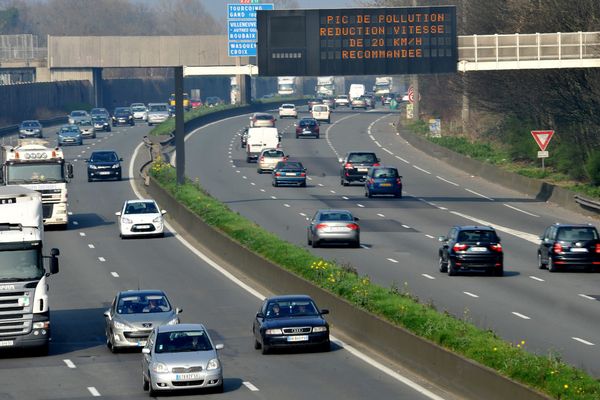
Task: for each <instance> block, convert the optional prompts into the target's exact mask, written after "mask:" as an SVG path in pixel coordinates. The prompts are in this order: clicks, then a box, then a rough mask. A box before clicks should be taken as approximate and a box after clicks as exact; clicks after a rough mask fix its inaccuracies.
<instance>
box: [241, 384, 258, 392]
mask: <svg viewBox="0 0 600 400" xmlns="http://www.w3.org/2000/svg"><path fill="white" fill-rule="evenodd" d="M242 383H243V384H244V386H246V387H247V388H248V389H250V391H251V392H258V388H257V387H256V386H254V385H253V384H252V383H250V382H242Z"/></svg>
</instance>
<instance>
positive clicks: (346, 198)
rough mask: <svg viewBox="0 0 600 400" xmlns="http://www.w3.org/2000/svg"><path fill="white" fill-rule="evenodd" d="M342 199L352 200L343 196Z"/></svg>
mask: <svg viewBox="0 0 600 400" xmlns="http://www.w3.org/2000/svg"><path fill="white" fill-rule="evenodd" d="M342 199H344V200H350V198H349V197H346V196H342Z"/></svg>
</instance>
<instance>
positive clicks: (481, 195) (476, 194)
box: [465, 189, 494, 201]
mask: <svg viewBox="0 0 600 400" xmlns="http://www.w3.org/2000/svg"><path fill="white" fill-rule="evenodd" d="M465 190H466V191H467V192H469V193H473V194H474V195H475V196H479V197H483V198H484V199H488V200H490V201H494V199H492V198H491V197H487V196H486V195H484V194H481V193H477V192H476V191H474V190H471V189H465Z"/></svg>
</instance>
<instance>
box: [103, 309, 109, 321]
mask: <svg viewBox="0 0 600 400" xmlns="http://www.w3.org/2000/svg"><path fill="white" fill-rule="evenodd" d="M104 316H105V317H106V318H108V319H110V310H106V311H104Z"/></svg>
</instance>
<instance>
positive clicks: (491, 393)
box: [147, 179, 549, 400]
mask: <svg viewBox="0 0 600 400" xmlns="http://www.w3.org/2000/svg"><path fill="white" fill-rule="evenodd" d="M147 191H148V193H149V195H150V196H151V197H152V198H154V199H155V200H156V201H157V202H158V204H160V205H161V208H165V209H167V210H169V214H168V215H169V218H172V219H173V220H175V221H176V222H177V223H178V224H179V225H180V226H181V227H182V228H183V229H184V230H185V231H186V232H187V234H189V235H190V236H192V237H194V238H195V239H196V240H198V241H199V242H201V243H202V244H203V246H205V247H206V248H208V249H210V251H211V252H213V253H214V254H216V255H217V256H218V257H219V258H220V259H221V260H223V261H224V262H225V263H227V264H229V265H231V266H233V267H235V268H237V269H238V270H239V271H242V272H243V273H244V274H246V275H247V276H248V277H250V278H251V279H254V280H255V281H257V282H260V284H261V285H263V286H264V287H266V288H267V289H269V290H271V291H272V292H274V293H306V294H309V295H310V296H312V297H313V298H314V299H315V300H316V301H317V303H318V304H319V305H320V306H321V307H323V308H329V309H330V310H331V314H330V315H329V316H328V320H329V321H330V323H331V325H332V327H333V328H334V329H338V330H340V331H342V332H344V334H346V335H347V336H348V337H350V338H352V340H355V341H357V342H360V343H363V344H365V345H367V346H368V347H370V348H371V349H373V350H374V351H376V352H378V353H380V354H385V355H386V356H387V357H388V358H390V359H392V360H394V361H396V362H398V363H401V364H403V365H405V366H407V367H408V368H410V369H411V370H413V371H414V372H416V373H417V374H419V375H421V376H423V377H425V378H427V379H428V380H430V381H432V382H436V383H437V384H439V385H441V386H443V387H445V388H448V389H449V390H450V391H452V392H454V393H456V394H458V395H461V396H463V397H465V398H468V399H477V400H480V399H486V400H506V399H520V400H541V399H549V397H547V396H545V395H543V394H541V393H539V392H536V391H535V390H532V389H530V388H528V387H526V386H524V385H522V384H520V383H518V382H515V381H512V380H510V379H508V378H506V377H504V376H502V375H500V374H498V373H497V372H496V371H494V370H492V369H490V368H487V367H485V366H483V365H480V364H478V363H476V362H473V361H471V360H468V359H466V358H464V357H462V356H460V355H457V354H455V353H452V352H450V351H448V350H446V349H444V348H442V347H440V346H438V345H436V344H435V343H433V342H430V341H428V340H426V339H423V338H420V337H418V336H416V335H414V334H412V333H410V332H409V331H407V330H405V329H403V328H400V327H398V326H395V325H393V324H391V323H389V322H387V321H385V320H383V319H382V318H379V317H378V316H376V315H374V314H371V313H369V312H367V311H365V310H362V309H360V308H358V307H356V306H355V305H353V304H351V303H349V302H348V301H346V300H344V299H342V298H340V297H338V296H336V295H333V294H332V293H330V292H328V291H326V290H324V289H321V288H319V287H317V286H315V285H314V284H312V283H310V282H309V281H307V280H305V279H303V278H301V277H299V276H296V275H294V274H293V273H291V272H289V271H287V270H285V269H283V268H282V267H280V266H278V265H276V264H273V263H272V262H270V261H268V260H266V259H265V258H263V257H261V256H260V255H258V254H256V253H254V252H252V251H250V250H249V249H247V248H245V247H244V246H242V245H240V244H238V243H237V242H235V241H233V240H232V239H231V238H230V237H229V236H227V235H226V234H224V233H223V232H221V231H219V230H217V229H215V228H213V227H211V226H210V225H208V224H206V223H205V222H204V221H202V220H201V219H200V218H199V217H198V216H197V215H196V214H194V213H193V212H192V211H191V210H189V209H188V208H187V207H185V206H183V205H182V204H180V203H179V202H177V200H176V199H175V198H174V197H173V196H171V194H170V193H168V192H167V191H166V190H164V189H163V188H162V187H160V186H159V185H158V184H157V183H156V182H155V181H154V180H152V179H151V180H150V184H149V186H148V187H147ZM249 317H250V316H249Z"/></svg>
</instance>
